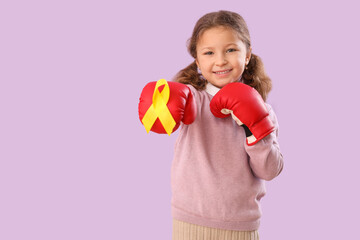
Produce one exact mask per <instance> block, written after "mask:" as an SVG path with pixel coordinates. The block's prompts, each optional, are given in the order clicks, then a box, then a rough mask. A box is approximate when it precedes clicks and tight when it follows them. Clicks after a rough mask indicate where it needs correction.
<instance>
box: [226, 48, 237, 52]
mask: <svg viewBox="0 0 360 240" xmlns="http://www.w3.org/2000/svg"><path fill="white" fill-rule="evenodd" d="M227 51H228V52H235V51H236V49H235V48H230V49H228V50H227Z"/></svg>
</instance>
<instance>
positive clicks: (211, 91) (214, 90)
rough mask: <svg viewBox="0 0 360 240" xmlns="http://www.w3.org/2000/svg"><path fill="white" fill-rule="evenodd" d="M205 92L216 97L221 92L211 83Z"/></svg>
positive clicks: (207, 85)
mask: <svg viewBox="0 0 360 240" xmlns="http://www.w3.org/2000/svg"><path fill="white" fill-rule="evenodd" d="M205 91H206V92H207V93H208V94H210V95H211V96H215V94H216V93H217V92H218V91H220V88H218V87H216V86H214V85H212V84H211V83H209V82H207V84H206V88H205Z"/></svg>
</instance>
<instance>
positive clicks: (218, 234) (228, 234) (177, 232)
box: [172, 219, 259, 240]
mask: <svg viewBox="0 0 360 240" xmlns="http://www.w3.org/2000/svg"><path fill="white" fill-rule="evenodd" d="M172 240H259V233H258V231H257V230H255V231H232V230H223V229H216V228H209V227H203V226H198V225H195V224H191V223H186V222H181V221H178V220H176V219H173V233H172Z"/></svg>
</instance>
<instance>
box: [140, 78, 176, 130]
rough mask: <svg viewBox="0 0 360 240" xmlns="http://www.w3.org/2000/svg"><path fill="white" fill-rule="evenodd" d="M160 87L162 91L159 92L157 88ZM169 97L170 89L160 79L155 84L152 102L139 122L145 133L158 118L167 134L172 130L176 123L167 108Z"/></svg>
mask: <svg viewBox="0 0 360 240" xmlns="http://www.w3.org/2000/svg"><path fill="white" fill-rule="evenodd" d="M162 85H165V86H164V89H163V90H162V91H161V93H160V92H159V87H161V86H162ZM169 97H170V88H169V85H168V83H167V81H166V80H165V79H160V80H159V81H157V82H156V85H155V90H154V94H153V102H152V104H151V106H150V107H149V109H148V110H147V111H146V113H145V115H144V117H143V119H142V120H141V122H142V123H143V124H144V126H145V129H146V131H147V133H149V132H150V130H151V128H152V126H153V125H154V123H155V121H156V119H157V118H159V120H160V122H161V123H162V125H163V127H164V129H165V131H166V132H167V134H169V136H170V134H171V132H172V130H173V129H174V127H175V125H176V122H175V120H174V118H173V116H172V115H171V113H170V111H169V108H168V107H167V105H166V104H167V103H168V101H169Z"/></svg>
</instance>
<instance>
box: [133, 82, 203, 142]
mask: <svg viewBox="0 0 360 240" xmlns="http://www.w3.org/2000/svg"><path fill="white" fill-rule="evenodd" d="M161 80H163V82H162V84H160V85H157V82H150V83H148V84H147V85H146V86H145V87H144V89H143V90H142V92H141V96H140V99H139V100H140V102H139V118H140V121H141V122H142V123H143V125H144V126H145V128H146V130H147V131H148V132H149V131H152V132H156V133H167V134H169V135H170V133H172V132H175V131H176V130H177V129H178V127H179V126H180V121H182V122H183V123H184V124H191V123H192V122H194V120H195V117H196V110H197V108H196V102H195V99H194V97H193V95H192V93H191V90H190V88H189V87H188V86H186V85H185V84H182V83H178V82H166V80H164V79H161ZM161 80H159V81H161ZM159 81H158V82H159ZM164 85H165V86H164ZM167 85H168V86H167ZM159 86H160V87H159ZM167 87H168V89H166V88H167ZM155 88H157V90H156V89H155ZM156 91H158V92H157V94H158V97H159V98H161V101H164V102H162V103H161V104H162V105H161V104H156V103H154V102H153V100H154V99H155V98H153V96H155V94H156ZM160 95H161V96H160ZM154 101H155V100H154ZM165 104H166V105H165ZM155 108H157V109H156V111H154V109H155ZM149 109H150V110H149ZM148 111H149V112H148ZM146 119H150V120H148V121H147V120H146ZM151 119H152V120H151ZM155 119H156V120H155ZM172 119H173V120H172ZM149 121H150V122H151V123H150V124H149ZM170 122H171V123H170ZM168 125H171V127H170V129H168V128H167V127H166V126H168Z"/></svg>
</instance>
